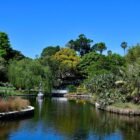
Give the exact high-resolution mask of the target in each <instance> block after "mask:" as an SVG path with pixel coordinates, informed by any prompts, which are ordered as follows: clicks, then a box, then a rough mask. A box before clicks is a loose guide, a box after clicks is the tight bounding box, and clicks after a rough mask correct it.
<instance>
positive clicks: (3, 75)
mask: <svg viewBox="0 0 140 140" xmlns="http://www.w3.org/2000/svg"><path fill="white" fill-rule="evenodd" d="M7 80H8V79H7V64H6V61H5V60H4V58H2V57H0V81H1V82H5V81H7Z"/></svg>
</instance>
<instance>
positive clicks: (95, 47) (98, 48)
mask: <svg viewBox="0 0 140 140" xmlns="http://www.w3.org/2000/svg"><path fill="white" fill-rule="evenodd" d="M106 49H107V47H106V45H105V43H104V42H100V43H96V44H95V45H93V47H92V50H96V51H99V52H100V54H102V53H103V51H104V50H106Z"/></svg>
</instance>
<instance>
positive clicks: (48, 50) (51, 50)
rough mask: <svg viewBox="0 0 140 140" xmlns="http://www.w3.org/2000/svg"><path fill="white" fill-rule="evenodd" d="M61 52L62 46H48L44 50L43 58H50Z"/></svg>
mask: <svg viewBox="0 0 140 140" xmlns="http://www.w3.org/2000/svg"><path fill="white" fill-rule="evenodd" d="M59 50H60V46H48V47H46V48H44V49H43V51H42V53H41V57H42V58H43V57H48V56H52V55H54V54H55V53H56V52H58V51H59Z"/></svg>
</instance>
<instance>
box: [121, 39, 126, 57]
mask: <svg viewBox="0 0 140 140" xmlns="http://www.w3.org/2000/svg"><path fill="white" fill-rule="evenodd" d="M121 47H122V48H123V49H124V55H125V49H126V48H127V42H125V41H124V42H122V43H121Z"/></svg>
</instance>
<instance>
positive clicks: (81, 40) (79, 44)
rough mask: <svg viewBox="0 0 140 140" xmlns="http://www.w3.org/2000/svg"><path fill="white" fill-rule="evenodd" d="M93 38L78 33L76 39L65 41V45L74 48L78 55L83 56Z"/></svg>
mask: <svg viewBox="0 0 140 140" xmlns="http://www.w3.org/2000/svg"><path fill="white" fill-rule="evenodd" d="M92 42H93V40H91V39H88V38H87V37H86V36H85V35H84V34H80V35H79V36H78V38H77V39H76V40H70V41H69V42H68V43H67V46H68V47H69V48H71V49H74V50H75V51H76V52H78V53H79V55H81V56H83V55H84V54H86V53H88V52H90V51H91V43H92Z"/></svg>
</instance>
